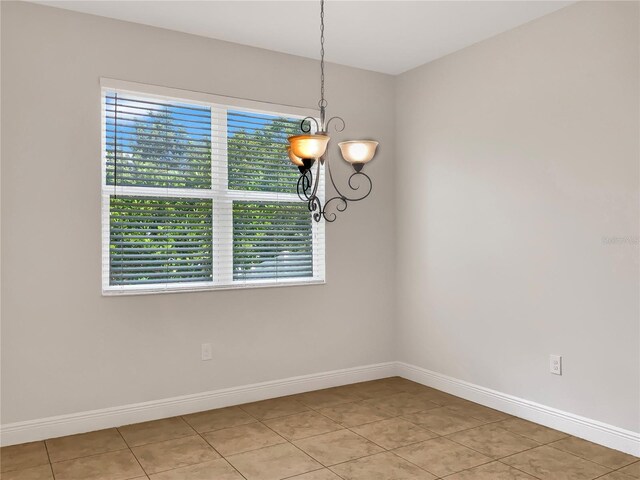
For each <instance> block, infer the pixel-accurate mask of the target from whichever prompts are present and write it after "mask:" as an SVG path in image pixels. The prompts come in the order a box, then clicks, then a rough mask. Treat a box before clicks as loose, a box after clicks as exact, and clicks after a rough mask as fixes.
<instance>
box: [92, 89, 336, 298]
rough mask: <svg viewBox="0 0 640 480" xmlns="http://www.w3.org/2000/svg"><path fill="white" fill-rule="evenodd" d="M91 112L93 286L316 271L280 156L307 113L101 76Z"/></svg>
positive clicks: (161, 286) (174, 285) (285, 277)
mask: <svg viewBox="0 0 640 480" xmlns="http://www.w3.org/2000/svg"><path fill="white" fill-rule="evenodd" d="M102 112H103V152H102V162H103V185H102V198H103V292H104V293H105V294H114V293H151V292H163V291H181V290H198V289H205V290H206V289H216V288H234V287H248V286H270V285H292V284H300V283H319V282H323V281H324V225H323V224H322V223H316V222H314V221H312V216H311V212H310V211H309V209H308V207H307V204H306V202H303V201H301V200H300V199H299V198H298V196H297V194H296V181H297V179H298V176H299V171H298V169H297V168H296V167H295V166H293V165H292V164H291V163H290V162H289V160H288V158H287V154H286V145H287V137H288V136H289V135H291V134H295V133H298V132H299V126H300V121H301V119H302V118H304V117H305V116H307V115H308V114H309V113H311V112H307V111H304V110H303V109H299V108H295V107H285V106H282V107H279V106H274V105H264V104H259V103H256V102H250V101H245V100H232V99H228V98H224V97H215V96H210V95H205V94H198V93H193V92H183V91H176V90H172V89H164V88H160V87H145V86H140V85H135V84H134V85H132V84H129V83H126V84H125V83H124V82H116V81H104V80H103V95H102ZM323 188H324V186H322V190H323Z"/></svg>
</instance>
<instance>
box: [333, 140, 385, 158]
mask: <svg viewBox="0 0 640 480" xmlns="http://www.w3.org/2000/svg"><path fill="white" fill-rule="evenodd" d="M338 147H340V153H342V158H344V159H345V160H346V161H347V162H349V163H367V162H370V161H371V160H372V159H373V156H374V155H375V154H376V148H378V142H376V141H373V140H349V141H347V142H340V143H338Z"/></svg>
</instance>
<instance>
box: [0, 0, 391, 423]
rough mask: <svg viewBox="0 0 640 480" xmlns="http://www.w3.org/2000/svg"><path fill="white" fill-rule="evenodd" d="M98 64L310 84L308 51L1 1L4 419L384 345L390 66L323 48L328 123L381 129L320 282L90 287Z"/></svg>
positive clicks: (263, 93)
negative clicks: (188, 289)
mask: <svg viewBox="0 0 640 480" xmlns="http://www.w3.org/2000/svg"><path fill="white" fill-rule="evenodd" d="M101 76H104V77H111V78H117V79H122V80H130V81H136V82H143V83H144V82H146V83H152V84H159V85H165V86H169V87H174V88H181V89H187V90H196V91H203V92H210V93H215V94H221V95H230V96H237V97H244V98H250V99H255V100H261V101H268V102H275V103H284V104H291V105H300V106H311V107H313V106H314V105H316V102H317V95H318V93H319V92H318V90H319V85H318V63H317V62H316V61H313V60H308V59H303V58H299V57H294V56H289V55H282V54H277V53H274V52H269V51H266V50H260V49H255V48H249V47H244V46H239V45H234V44H230V43H225V42H221V41H215V40H211V39H206V38H201V37H196V36H190V35H186V34H180V33H176V32H171V31H166V30H161V29H157V28H151V27H144V26H140V25H134V24H130V23H124V22H120V21H114V20H109V19H105V18H99V17H93V16H87V15H82V14H77V13H72V12H68V11H65V10H59V9H53V8H48V7H42V6H37V5H33V4H28V3H13V2H2V137H3V140H4V141H3V142H2V223H3V224H2V263H3V265H2V267H3V268H2V300H3V302H2V423H10V422H16V421H21V420H29V419H36V418H43V417H47V416H51V415H58V414H65V413H73V412H80V411H83V410H90V409H98V408H103V407H109V406H118V405H125V404H129V403H133V402H141V401H147V400H154V399H162V398H166V397H171V396H175V395H183V394H189V393H196V392H202V391H207V390H213V389H218V388H224V387H231V386H236V385H245V384H249V383H254V382H260V381H267V380H272V379H280V378H285V377H289V376H294V375H302V374H309V373H316V372H322V371H327V370H333V369H340V368H347V367H352V366H360V365H366V364H372V363H378V362H383V361H389V360H393V359H394V357H395V355H394V354H393V352H392V348H393V345H392V343H391V342H390V341H389V339H390V338H391V336H392V320H393V296H394V287H393V285H394V248H393V245H394V241H395V239H394V236H393V235H394V234H393V231H392V230H391V229H389V228H380V225H383V226H384V225H386V226H388V225H391V224H393V211H394V210H393V209H394V195H393V193H394V190H393V187H394V172H395V169H394V166H393V161H394V158H393V156H392V155H391V152H393V151H394V123H393V122H394V116H393V114H394V107H393V77H390V76H386V75H382V74H376V73H371V72H367V71H363V70H357V69H352V68H346V67H339V66H335V65H328V66H327V98H328V100H329V102H330V105H329V108H330V113H332V114H334V115H341V116H343V117H344V119H345V120H346V121H347V124H348V125H347V126H348V128H347V130H346V131H345V132H344V135H349V136H353V137H358V136H363V135H367V136H371V137H373V138H376V139H378V140H379V141H380V143H381V145H382V147H381V149H380V152H379V155H378V157H377V158H376V160H375V161H374V162H372V163H371V165H370V167H368V169H369V173H370V174H371V175H372V177H373V178H374V181H375V186H374V191H373V193H372V197H371V198H370V199H368V201H367V202H363V203H362V204H355V205H353V206H351V207H349V210H348V211H347V212H345V213H344V214H343V216H342V218H340V219H339V220H338V221H337V222H336V223H335V224H332V225H331V226H329V227H328V228H327V259H328V260H327V284H326V285H323V286H305V287H293V288H268V289H256V290H242V291H224V292H200V293H181V294H165V295H147V296H130V297H115V298H114V297H110V298H105V297H102V296H101V295H100V292H101V285H100V279H101V272H100V265H101V251H100V85H99V78H100V77H101ZM339 137H340V136H338V135H336V136H335V137H334V138H335V140H336V141H337V140H338V139H339ZM333 148H334V149H337V146H336V145H335V144H334V147H333ZM340 163H344V162H342V161H340ZM345 166H346V165H345ZM341 167H342V166H341ZM203 342H211V343H212V344H213V354H214V360H213V361H211V362H202V361H201V360H200V344H201V343H203Z"/></svg>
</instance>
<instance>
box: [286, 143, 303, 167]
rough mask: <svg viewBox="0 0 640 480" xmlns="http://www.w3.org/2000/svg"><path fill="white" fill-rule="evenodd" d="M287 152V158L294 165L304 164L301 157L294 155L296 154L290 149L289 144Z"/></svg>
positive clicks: (300, 165)
mask: <svg viewBox="0 0 640 480" xmlns="http://www.w3.org/2000/svg"><path fill="white" fill-rule="evenodd" d="M287 154H288V155H289V160H291V163H293V164H294V165H295V166H296V167H302V166H304V162H303V161H302V159H301V158H300V157H296V155H295V154H294V153H293V151H292V150H291V145H289V146H288V147H287Z"/></svg>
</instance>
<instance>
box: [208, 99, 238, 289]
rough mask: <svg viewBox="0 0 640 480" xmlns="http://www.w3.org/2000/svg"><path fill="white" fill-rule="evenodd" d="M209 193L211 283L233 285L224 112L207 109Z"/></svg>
mask: <svg viewBox="0 0 640 480" xmlns="http://www.w3.org/2000/svg"><path fill="white" fill-rule="evenodd" d="M211 139H212V140H211V189H212V192H213V243H212V245H213V281H214V283H215V284H217V285H229V284H231V283H232V282H233V215H232V214H233V212H232V201H231V199H229V198H228V195H227V192H228V187H227V185H228V183H227V182H228V169H227V151H228V150H227V110H226V109H225V108H220V107H215V106H212V107H211Z"/></svg>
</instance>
